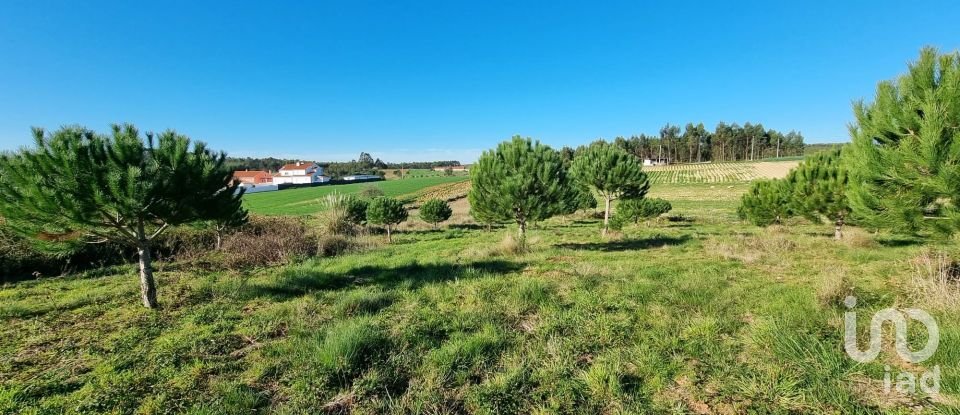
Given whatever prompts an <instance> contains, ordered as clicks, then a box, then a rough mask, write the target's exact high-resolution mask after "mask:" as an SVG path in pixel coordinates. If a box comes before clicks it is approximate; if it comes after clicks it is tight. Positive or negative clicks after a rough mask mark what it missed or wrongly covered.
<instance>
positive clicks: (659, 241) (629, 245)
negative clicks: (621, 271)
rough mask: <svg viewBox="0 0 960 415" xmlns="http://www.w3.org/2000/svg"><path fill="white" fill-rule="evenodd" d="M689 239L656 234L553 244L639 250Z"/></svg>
mask: <svg viewBox="0 0 960 415" xmlns="http://www.w3.org/2000/svg"><path fill="white" fill-rule="evenodd" d="M689 240H690V236H688V235H683V236H680V237H676V236H662V235H661V236H656V237H653V238H638V239H627V240H622V241H610V242H585V243H566V244H557V245H554V246H556V247H557V248H564V249H573V250H585V251H601V252H620V251H639V250H643V249H650V248H661V247H664V246H674V245H683V244H685V243H687V242H688V241H689Z"/></svg>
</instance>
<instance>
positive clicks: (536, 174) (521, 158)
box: [468, 136, 571, 244]
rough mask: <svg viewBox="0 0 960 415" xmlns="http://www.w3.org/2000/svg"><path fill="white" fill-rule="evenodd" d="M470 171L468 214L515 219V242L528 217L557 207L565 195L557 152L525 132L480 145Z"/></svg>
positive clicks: (488, 218)
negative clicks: (494, 144) (490, 147)
mask: <svg viewBox="0 0 960 415" xmlns="http://www.w3.org/2000/svg"><path fill="white" fill-rule="evenodd" d="M470 175H471V180H472V182H473V187H472V188H471V189H470V193H469V195H468V197H469V200H470V206H471V209H472V210H473V211H474V212H475V213H474V217H480V218H483V219H484V220H485V221H490V222H493V221H513V222H516V223H517V225H518V226H519V230H518V234H519V239H520V243H521V244H523V243H524V242H525V240H526V239H525V238H526V231H527V225H528V224H529V223H530V222H533V221H540V220H544V219H547V218H549V217H551V216H554V215H557V214H560V213H562V212H563V210H564V209H565V208H566V207H568V206H567V204H566V203H564V202H565V201H567V200H569V199H570V198H571V196H570V183H569V180H568V178H567V170H566V169H565V168H564V165H563V161H562V160H561V159H560V154H559V153H558V152H556V151H555V150H553V149H551V148H550V147H549V146H546V145H543V144H540V142H534V141H533V140H531V139H529V138H526V139H524V138H521V137H520V136H514V137H513V139H512V140H510V141H504V142H502V143H500V144H499V145H498V146H497V148H496V149H493V150H488V151H485V152H484V153H483V155H481V156H480V159H479V160H477V163H476V164H475V165H474V166H473V168H472V169H470ZM478 215H479V216H478Z"/></svg>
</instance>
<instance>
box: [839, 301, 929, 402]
mask: <svg viewBox="0 0 960 415" xmlns="http://www.w3.org/2000/svg"><path fill="white" fill-rule="evenodd" d="M844 304H845V305H846V306H847V308H848V309H850V310H851V311H847V312H846V313H844V316H843V318H844V334H843V346H844V349H846V351H847V355H849V356H850V358H852V359H853V360H856V361H858V362H860V363H869V362H872V361H874V360H876V358H877V356H878V355H879V354H880V349H881V347H882V346H883V323H885V322H890V323H891V324H892V325H893V327H894V334H895V336H896V338H895V339H894V341H895V344H896V348H897V354H898V355H899V356H900V358H901V359H903V360H904V361H906V362H910V363H920V362H923V361H925V360H927V359H929V358H930V357H932V356H933V354H934V353H936V352H937V347H938V346H940V328H939V326H937V321H936V320H934V319H933V317H932V316H931V315H930V314H929V313H927V312H926V311H923V310H920V309H918V308H906V309H903V310H898V309H895V308H885V309H883V310H880V311H878V312H877V313H876V314H874V315H873V319H871V320H870V346H869V347H868V348H867V350H860V347H859V346H858V345H857V313H856V312H855V311H852V310H853V308H854V307H856V306H857V298H856V297H853V296H850V297H847V298H846V300H844ZM907 317H909V318H911V319H913V320H916V321H918V322H920V323H921V324H923V326H924V327H925V328H926V329H927V344H926V345H924V347H923V348H922V349H920V350H919V351H913V350H910V344H909V342H908V341H907ZM883 387H884V392H886V393H890V392H891V391H892V390H893V388H894V380H893V374H892V372H891V370H890V366H886V374H885V375H884V376H883ZM895 387H896V390H897V392H899V393H903V394H915V393H917V391H918V390H919V391H920V392H922V393H924V394H927V395H936V394H939V393H940V366H939V365H937V366H934V367H933V369H931V370H927V371H923V372H919V373H913V372H910V371H901V372H899V373H897V374H896V386H895Z"/></svg>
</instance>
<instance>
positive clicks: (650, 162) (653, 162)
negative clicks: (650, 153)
mask: <svg viewBox="0 0 960 415" xmlns="http://www.w3.org/2000/svg"><path fill="white" fill-rule="evenodd" d="M664 164H670V159H668V158H656V159H643V165H644V166H660V165H664Z"/></svg>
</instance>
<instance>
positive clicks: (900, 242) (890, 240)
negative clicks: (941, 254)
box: [876, 235, 924, 248]
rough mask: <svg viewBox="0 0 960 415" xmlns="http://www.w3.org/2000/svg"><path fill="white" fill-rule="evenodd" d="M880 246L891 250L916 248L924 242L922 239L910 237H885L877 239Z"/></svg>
mask: <svg viewBox="0 0 960 415" xmlns="http://www.w3.org/2000/svg"><path fill="white" fill-rule="evenodd" d="M876 241H877V243H878V244H880V245H883V246H886V247H890V248H899V247H905V246H915V245H922V244H923V243H924V240H923V239H922V238H918V237H913V236H908V235H902V236H901V235H893V236H884V237H878V238H876Z"/></svg>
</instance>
